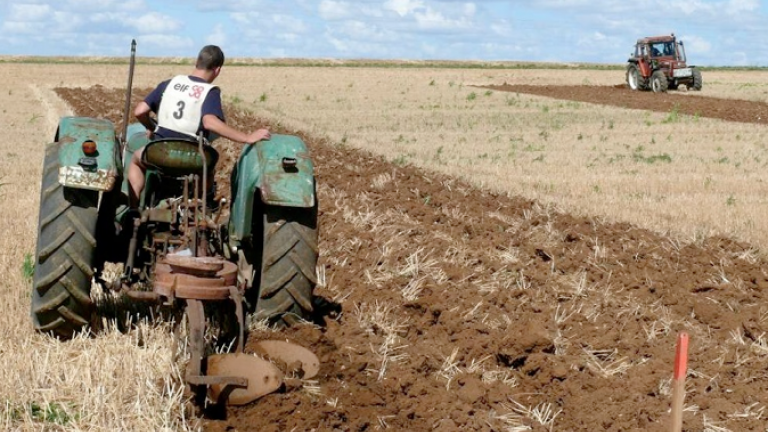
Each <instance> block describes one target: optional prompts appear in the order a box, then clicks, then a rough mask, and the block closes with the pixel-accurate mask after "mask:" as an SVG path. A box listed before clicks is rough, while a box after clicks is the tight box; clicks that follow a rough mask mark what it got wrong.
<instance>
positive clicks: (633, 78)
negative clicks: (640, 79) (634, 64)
mask: <svg viewBox="0 0 768 432" xmlns="http://www.w3.org/2000/svg"><path fill="white" fill-rule="evenodd" d="M629 87H630V88H631V89H632V90H636V89H637V69H632V70H631V71H630V72H629Z"/></svg>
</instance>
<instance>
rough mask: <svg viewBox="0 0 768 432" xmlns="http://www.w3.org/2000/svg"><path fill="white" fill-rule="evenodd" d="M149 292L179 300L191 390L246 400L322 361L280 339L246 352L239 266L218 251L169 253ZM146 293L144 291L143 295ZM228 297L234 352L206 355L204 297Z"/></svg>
mask: <svg viewBox="0 0 768 432" xmlns="http://www.w3.org/2000/svg"><path fill="white" fill-rule="evenodd" d="M153 294H154V295H155V296H157V299H161V298H163V299H166V301H175V300H183V301H184V302H185V303H186V304H185V310H184V312H185V315H186V319H187V327H188V328H187V330H188V335H187V346H188V348H189V354H190V358H189V363H188V364H187V370H186V374H185V379H186V381H187V382H188V383H189V384H190V386H191V387H192V390H193V392H194V393H195V394H198V395H207V397H208V398H209V399H210V400H211V401H212V402H213V404H215V405H218V406H223V405H226V404H228V405H244V404H248V403H251V402H253V401H255V400H256V399H258V398H260V397H262V396H264V395H266V394H269V393H272V392H275V391H277V390H278V389H280V388H281V387H282V386H283V384H284V383H285V381H286V380H290V379H310V378H312V377H314V376H315V375H317V373H318V371H319V368H320V362H319V360H318V358H317V356H316V355H315V354H313V353H312V352H311V351H309V350H308V349H306V348H303V347H301V346H298V345H295V344H292V343H290V342H286V341H279V340H264V341H259V342H257V343H256V344H255V348H254V349H255V351H256V354H257V355H258V356H257V355H253V354H246V353H245V352H244V345H245V314H244V310H243V291H242V289H241V288H239V287H238V286H237V266H236V265H234V264H233V263H231V262H229V261H226V260H224V259H222V258H218V257H190V256H177V255H168V256H166V257H164V258H162V259H160V260H159V261H158V263H157V266H156V273H155V282H154V291H153ZM144 297H146V296H144ZM222 301H232V302H233V304H234V315H235V316H234V317H228V318H229V321H230V322H231V321H233V320H234V321H235V322H236V327H237V339H236V343H235V344H233V350H234V352H232V353H225V354H212V355H207V351H208V350H207V349H206V348H207V342H206V331H207V326H208V325H209V318H210V317H206V308H205V304H204V303H217V302H218V303H220V302H222Z"/></svg>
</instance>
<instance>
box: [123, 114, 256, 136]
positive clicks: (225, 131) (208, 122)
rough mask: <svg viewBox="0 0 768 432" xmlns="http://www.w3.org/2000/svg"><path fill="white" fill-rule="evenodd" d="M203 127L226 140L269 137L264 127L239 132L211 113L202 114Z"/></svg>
mask: <svg viewBox="0 0 768 432" xmlns="http://www.w3.org/2000/svg"><path fill="white" fill-rule="evenodd" d="M137 110H138V107H137ZM137 117H138V116H137ZM139 121H141V120H139ZM203 128H205V130H207V131H210V132H213V133H215V134H216V135H219V136H222V137H224V138H226V139H228V140H232V141H235V142H240V143H245V144H253V143H257V142H259V141H261V140H268V139H269V137H270V134H269V131H268V130H266V129H259V130H255V131H253V132H251V133H249V134H246V133H244V132H240V131H239V130H237V129H235V128H233V127H231V126H229V125H228V124H226V123H224V122H223V121H221V119H220V118H218V117H216V116H215V115H213V114H206V115H204V116H203Z"/></svg>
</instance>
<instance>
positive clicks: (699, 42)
mask: <svg viewBox="0 0 768 432" xmlns="http://www.w3.org/2000/svg"><path fill="white" fill-rule="evenodd" d="M680 40H683V41H684V43H685V54H686V56H688V57H690V54H707V53H709V52H710V51H711V50H712V44H711V43H709V42H708V41H707V40H706V39H704V38H702V37H699V36H694V35H684V36H680Z"/></svg>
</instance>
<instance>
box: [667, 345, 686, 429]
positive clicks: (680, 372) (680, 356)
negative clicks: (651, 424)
mask: <svg viewBox="0 0 768 432" xmlns="http://www.w3.org/2000/svg"><path fill="white" fill-rule="evenodd" d="M687 373H688V333H686V332H681V333H680V334H679V335H678V336H677V350H676V351H675V374H674V376H673V379H672V427H671V428H670V429H669V430H670V431H671V432H680V431H682V429H683V401H684V400H685V375H686V374H687Z"/></svg>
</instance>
